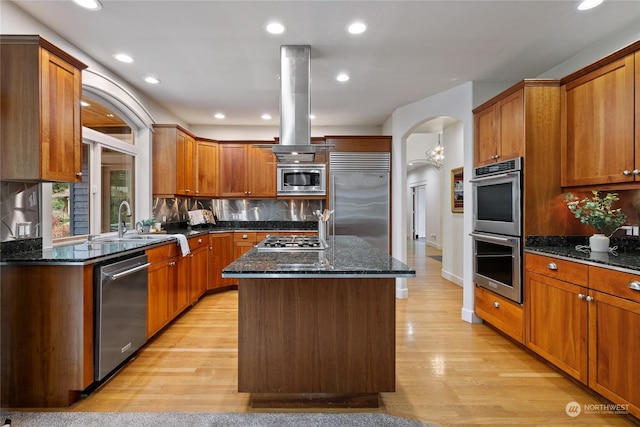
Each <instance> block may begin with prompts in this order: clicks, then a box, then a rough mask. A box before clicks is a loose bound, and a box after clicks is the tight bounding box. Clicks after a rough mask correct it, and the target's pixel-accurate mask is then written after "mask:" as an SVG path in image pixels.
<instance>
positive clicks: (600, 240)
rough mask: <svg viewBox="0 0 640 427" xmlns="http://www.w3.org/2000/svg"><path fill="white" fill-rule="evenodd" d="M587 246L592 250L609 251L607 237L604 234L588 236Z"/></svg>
mask: <svg viewBox="0 0 640 427" xmlns="http://www.w3.org/2000/svg"><path fill="white" fill-rule="evenodd" d="M589 248H590V249H591V251H592V252H609V238H608V237H607V236H605V235H604V234H594V235H593V236H591V237H589Z"/></svg>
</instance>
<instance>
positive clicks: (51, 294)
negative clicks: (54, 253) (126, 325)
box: [0, 264, 94, 408]
mask: <svg viewBox="0 0 640 427" xmlns="http://www.w3.org/2000/svg"><path fill="white" fill-rule="evenodd" d="M0 284H1V285H2V286H1V287H0V316H1V319H0V320H1V321H0V325H1V329H0V390H1V396H0V406H2V407H3V408H8V407H15V408H18V407H22V408H24V407H31V408H46V407H61V406H69V405H71V404H72V403H73V402H75V401H76V400H78V398H79V397H80V392H81V391H82V390H84V389H85V388H87V387H88V386H89V385H91V383H92V382H93V363H94V360H93V356H94V349H93V346H94V338H93V336H94V335H93V315H94V302H93V299H94V293H93V286H94V285H93V265H92V264H88V265H3V266H2V268H0Z"/></svg>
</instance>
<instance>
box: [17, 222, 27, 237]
mask: <svg viewBox="0 0 640 427" xmlns="http://www.w3.org/2000/svg"><path fill="white" fill-rule="evenodd" d="M16 236H17V237H18V238H20V237H28V236H31V222H19V223H17V224H16Z"/></svg>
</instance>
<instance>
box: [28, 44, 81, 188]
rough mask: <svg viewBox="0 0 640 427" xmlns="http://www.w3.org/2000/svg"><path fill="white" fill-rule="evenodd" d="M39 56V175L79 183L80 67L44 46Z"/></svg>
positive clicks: (54, 179) (52, 179) (46, 178)
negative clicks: (40, 173)
mask: <svg viewBox="0 0 640 427" xmlns="http://www.w3.org/2000/svg"><path fill="white" fill-rule="evenodd" d="M40 58H41V65H40V67H41V83H40V86H41V89H40V90H41V94H40V111H41V115H40V120H41V122H40V126H41V127H40V141H41V150H42V151H41V156H42V158H41V162H42V178H43V179H45V180H50V181H64V182H80V181H81V176H80V175H78V174H79V173H80V172H81V171H82V169H81V148H82V147H81V144H82V140H81V132H82V127H81V126H82V124H81V121H80V96H81V88H82V83H81V74H80V70H78V69H77V68H75V67H74V66H72V65H70V64H68V63H67V62H65V61H63V60H62V59H60V58H58V57H57V56H55V55H53V54H51V53H49V52H48V51H47V50H45V49H40ZM33 155H37V153H33Z"/></svg>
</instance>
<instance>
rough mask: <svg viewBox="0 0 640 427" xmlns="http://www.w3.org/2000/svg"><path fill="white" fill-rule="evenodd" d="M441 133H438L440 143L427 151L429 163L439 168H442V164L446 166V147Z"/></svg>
mask: <svg viewBox="0 0 640 427" xmlns="http://www.w3.org/2000/svg"><path fill="white" fill-rule="evenodd" d="M440 135H441V134H438V145H436V146H435V147H433V148H432V149H430V150H427V151H426V152H425V155H426V156H427V163H429V164H430V165H433V166H435V167H436V168H438V169H442V166H444V147H443V146H442V143H441V142H440Z"/></svg>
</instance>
